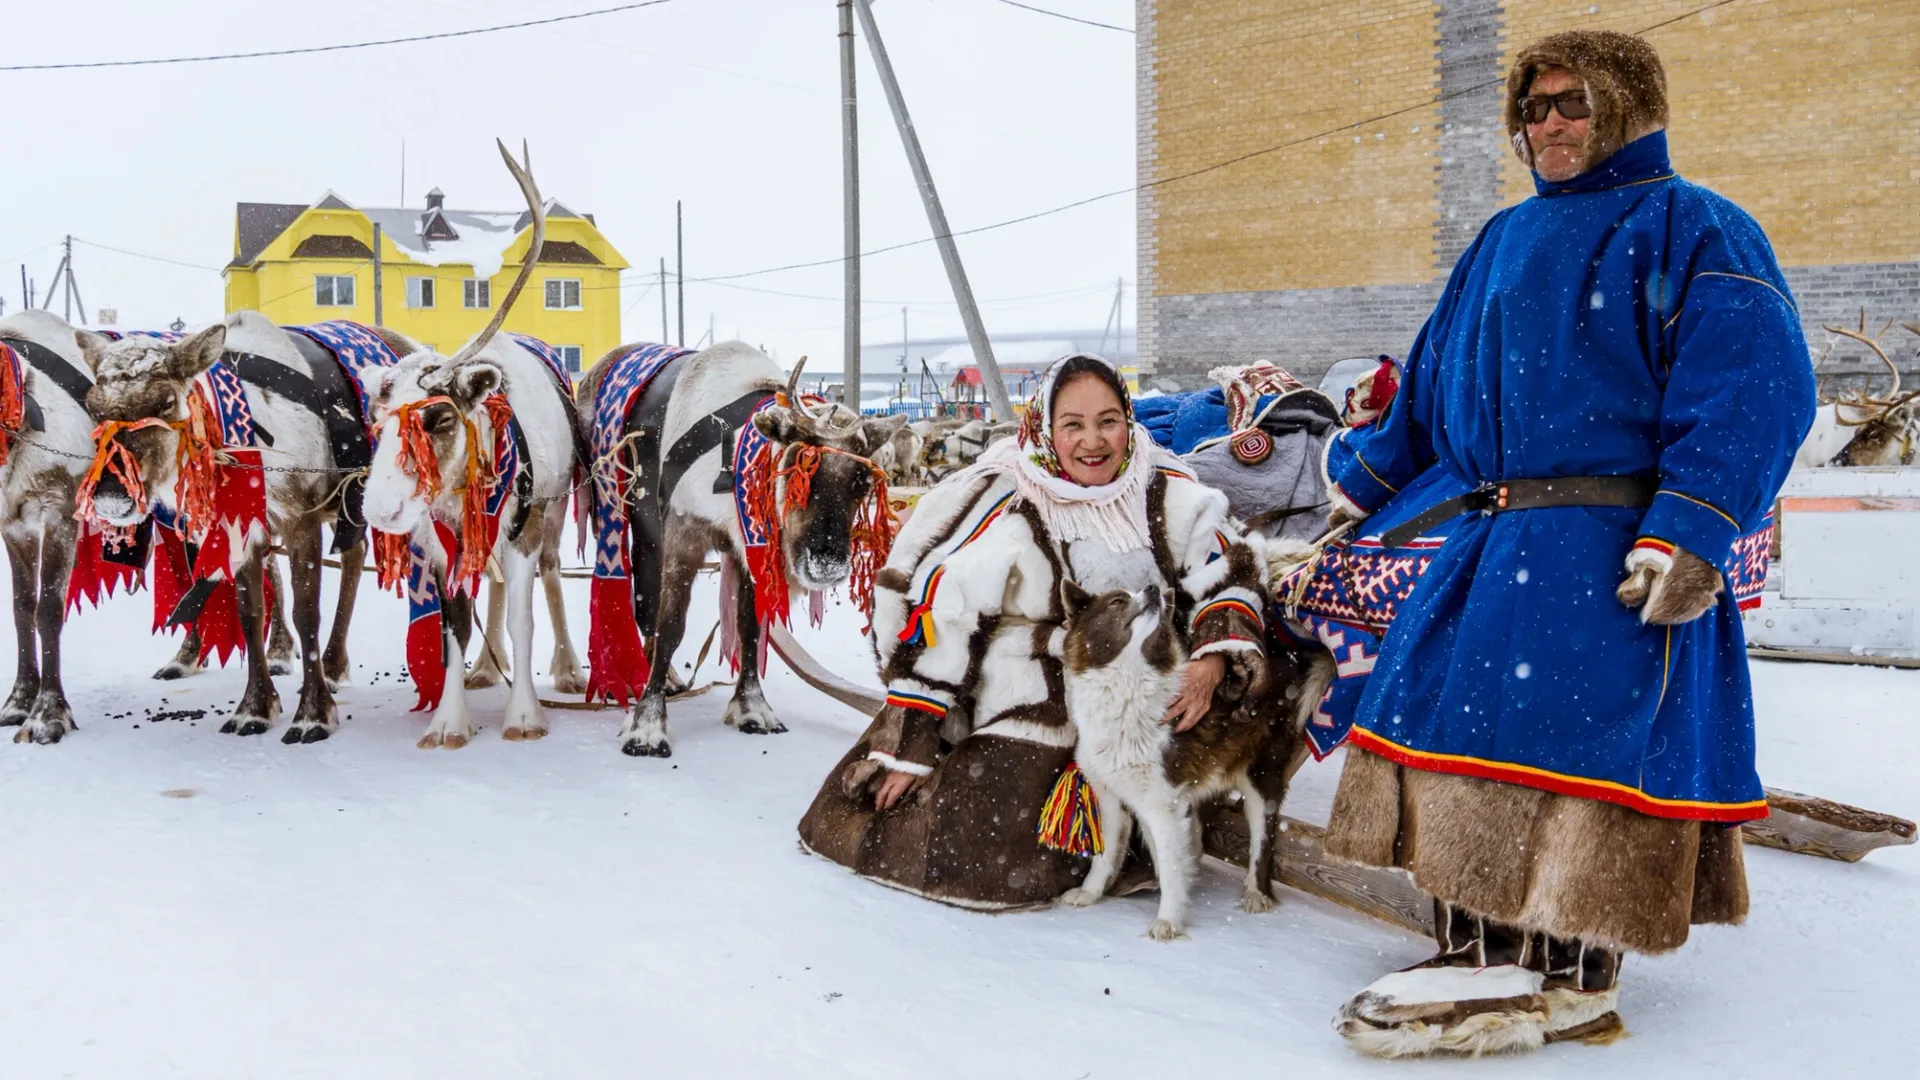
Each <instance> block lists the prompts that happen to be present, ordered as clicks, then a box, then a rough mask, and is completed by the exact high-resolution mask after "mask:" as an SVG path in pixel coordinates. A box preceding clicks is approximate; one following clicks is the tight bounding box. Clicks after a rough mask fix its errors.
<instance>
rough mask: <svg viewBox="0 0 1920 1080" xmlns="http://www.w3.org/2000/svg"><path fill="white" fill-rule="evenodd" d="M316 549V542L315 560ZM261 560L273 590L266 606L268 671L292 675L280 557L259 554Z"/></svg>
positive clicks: (284, 586) (285, 591) (317, 597)
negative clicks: (269, 602) (271, 598)
mask: <svg viewBox="0 0 1920 1080" xmlns="http://www.w3.org/2000/svg"><path fill="white" fill-rule="evenodd" d="M282 539H285V538H284V537H283V538H282ZM287 550H288V551H292V550H293V547H292V545H291V544H289V545H288V547H287ZM319 550H320V549H319V547H318V545H316V546H315V548H314V556H315V558H316V559H317V558H318V557H319ZM262 563H263V565H265V567H266V573H267V584H268V585H269V586H270V587H271V589H272V591H273V603H272V604H271V605H269V606H268V608H267V615H268V617H269V618H270V619H272V623H271V624H270V625H269V626H268V628H267V674H269V675H291V674H293V634H291V633H290V632H288V630H287V584H286V581H285V580H283V579H282V578H281V576H280V560H279V559H276V558H274V557H273V556H272V555H266V556H263V557H262ZM296 588H298V586H296ZM319 598H320V594H319V593H318V592H317V591H316V592H315V593H314V599H315V600H316V601H318V600H319ZM296 614H298V613H297V612H296Z"/></svg>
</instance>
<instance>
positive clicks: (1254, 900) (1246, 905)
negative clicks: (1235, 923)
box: [1240, 886, 1280, 915]
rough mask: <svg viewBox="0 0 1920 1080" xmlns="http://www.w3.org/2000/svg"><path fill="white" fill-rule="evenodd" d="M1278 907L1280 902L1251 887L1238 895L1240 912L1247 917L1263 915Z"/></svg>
mask: <svg viewBox="0 0 1920 1080" xmlns="http://www.w3.org/2000/svg"><path fill="white" fill-rule="evenodd" d="M1279 906H1280V901H1278V900H1275V899H1274V898H1273V897H1271V896H1268V895H1267V894H1266V893H1263V892H1261V891H1260V890H1259V889H1256V888H1253V887H1251V886H1249V887H1248V888H1247V891H1245V892H1243V893H1241V894H1240V910H1241V911H1244V912H1246V913H1247V914H1249V915H1265V914H1266V913H1267V912H1269V911H1272V910H1273V909H1274V908H1276V907H1279Z"/></svg>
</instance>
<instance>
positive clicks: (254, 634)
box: [220, 551, 280, 735]
mask: <svg viewBox="0 0 1920 1080" xmlns="http://www.w3.org/2000/svg"><path fill="white" fill-rule="evenodd" d="M264 557H265V552H264V551H254V552H250V553H249V554H248V556H247V561H246V562H245V563H244V564H242V565H241V567H240V573H239V574H238V575H237V576H236V577H235V578H234V582H233V584H234V588H235V589H236V591H237V592H238V594H239V596H238V599H239V608H240V629H241V631H242V632H243V633H245V634H246V635H247V689H246V692H245V693H243V694H241V695H240V707H239V709H238V710H236V711H235V712H234V714H233V717H232V719H230V720H228V721H227V722H226V723H225V724H222V725H221V726H220V730H221V731H222V732H223V733H226V734H238V735H264V734H266V733H267V731H268V730H269V729H270V728H272V727H273V722H274V721H275V720H278V719H279V718H280V692H279V691H278V690H275V689H274V688H273V679H272V678H270V677H269V676H268V674H267V656H266V637H267V633H266V629H267V628H266V625H265V624H266V621H267V620H266V604H265V603H264V601H265V599H266V598H265V597H264V596H262V595H261V593H262V590H263V588H264V586H265V582H264V581H263V577H264V575H263V574H262V573H261V566H260V563H261V560H262V559H263V558H264Z"/></svg>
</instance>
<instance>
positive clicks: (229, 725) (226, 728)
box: [220, 720, 240, 735]
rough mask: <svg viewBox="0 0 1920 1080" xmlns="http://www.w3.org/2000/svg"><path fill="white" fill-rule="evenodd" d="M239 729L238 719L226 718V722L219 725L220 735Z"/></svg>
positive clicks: (232, 732) (229, 733) (230, 733)
mask: <svg viewBox="0 0 1920 1080" xmlns="http://www.w3.org/2000/svg"><path fill="white" fill-rule="evenodd" d="M239 730H240V721H238V720H228V721H227V722H226V723H224V724H221V725H220V734H222V735H232V734H234V733H235V732H237V731H239Z"/></svg>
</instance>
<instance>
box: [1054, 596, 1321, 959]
mask: <svg viewBox="0 0 1920 1080" xmlns="http://www.w3.org/2000/svg"><path fill="white" fill-rule="evenodd" d="M1062 593H1063V599H1064V601H1065V607H1066V613H1067V618H1066V624H1065V627H1064V635H1063V636H1062V638H1061V645H1060V648H1061V653H1062V656H1061V659H1062V661H1063V664H1062V666H1063V668H1064V677H1065V684H1066V694H1067V714H1068V715H1069V716H1071V717H1072V718H1073V721H1074V726H1075V727H1076V728H1077V729H1078V731H1079V748H1078V750H1077V751H1076V757H1077V760H1078V764H1079V766H1080V771H1081V772H1082V773H1083V774H1084V775H1085V776H1086V778H1087V781H1088V783H1090V784H1091V785H1092V787H1093V792H1094V797H1095V799H1096V800H1097V802H1098V805H1099V810H1100V816H1101V819H1102V821H1101V824H1102V831H1103V832H1104V833H1105V837H1104V843H1103V845H1102V849H1101V851H1100V853H1099V854H1096V855H1095V856H1094V857H1093V865H1092V866H1091V867H1090V868H1089V870H1088V872H1087V877H1086V880H1085V882H1084V883H1082V884H1081V886H1080V887H1079V888H1077V889H1072V890H1070V891H1068V892H1067V893H1065V894H1064V895H1063V896H1061V898H1060V902H1061V903H1062V904H1064V905H1066V906H1068V907H1085V906H1087V905H1089V904H1092V903H1094V902H1096V901H1098V900H1099V899H1100V897H1101V896H1102V895H1103V894H1104V893H1105V892H1106V890H1107V888H1108V887H1109V886H1110V885H1111V884H1112V883H1113V879H1114V875H1115V873H1116V872H1117V871H1118V870H1119V868H1120V863H1121V862H1122V860H1123V859H1124V858H1125V856H1126V852H1127V847H1128V839H1129V836H1130V834H1131V831H1132V827H1133V821H1134V819H1135V818H1138V819H1139V820H1140V823H1141V824H1142V826H1143V827H1144V834H1145V836H1146V839H1147V843H1148V846H1149V850H1150V851H1151V853H1152V855H1153V865H1154V870H1155V873H1156V874H1157V876H1158V878H1159V882H1160V911H1159V916H1158V918H1156V919H1155V920H1154V922H1153V925H1152V926H1151V927H1149V928H1148V930H1147V936H1148V937H1150V938H1153V939H1154V940H1155V941H1171V940H1173V939H1175V938H1179V937H1184V936H1185V929H1186V922H1187V905H1188V900H1189V895H1190V892H1191V888H1192V880H1193V874H1194V871H1195V869H1196V868H1197V867H1198V864H1199V859H1200V844H1199V835H1198V833H1199V830H1198V825H1197V819H1196V818H1195V812H1196V810H1197V809H1198V808H1199V807H1200V806H1202V805H1204V804H1205V803H1206V802H1207V801H1208V800H1210V799H1213V798H1216V797H1218V796H1221V795H1225V794H1226V793H1228V792H1231V791H1237V792H1239V793H1240V797H1241V799H1242V805H1243V807H1244V809H1245V811H1246V815H1247V829H1248V832H1249V834H1250V837H1251V847H1250V850H1249V856H1250V857H1249V858H1248V860H1247V877H1246V885H1245V888H1244V890H1243V892H1242V894H1241V900H1240V908H1241V910H1243V911H1247V912H1252V913H1259V912H1266V911H1272V910H1273V908H1274V905H1275V903H1276V901H1275V899H1274V896H1273V887H1272V885H1271V882H1272V880H1273V843H1272V836H1273V825H1274V818H1275V816H1276V815H1278V814H1279V812H1280V803H1281V800H1282V799H1283V798H1285V796H1286V790H1287V781H1288V778H1289V776H1290V775H1291V773H1290V771H1289V768H1288V759H1289V756H1290V754H1292V752H1293V750H1294V747H1295V746H1296V745H1297V744H1298V743H1299V740H1298V738H1295V739H1291V740H1290V739H1288V738H1286V734H1287V733H1288V732H1293V733H1294V734H1295V735H1296V736H1297V735H1298V732H1297V730H1295V729H1296V728H1297V722H1298V716H1299V715H1304V714H1303V713H1302V711H1301V710H1299V709H1297V708H1292V707H1289V706H1287V705H1286V704H1284V701H1285V700H1286V694H1285V693H1284V692H1279V693H1276V692H1275V690H1276V689H1277V687H1278V685H1279V683H1280V680H1273V679H1270V680H1269V683H1268V686H1267V687H1266V688H1265V689H1264V691H1263V692H1261V693H1258V694H1249V695H1247V696H1245V697H1243V698H1242V699H1241V700H1239V701H1224V700H1222V699H1221V698H1220V697H1218V696H1216V697H1215V699H1214V703H1213V706H1212V708H1211V709H1210V710H1209V712H1208V713H1207V715H1206V718H1205V719H1203V720H1201V721H1200V722H1199V723H1198V724H1196V725H1195V726H1194V727H1193V728H1191V729H1190V730H1188V731H1185V732H1182V733H1180V734H1175V733H1174V730H1173V727H1172V726H1171V725H1169V724H1166V723H1164V722H1162V719H1161V718H1162V717H1163V716H1165V715H1166V712H1167V709H1168V707H1169V706H1170V705H1171V704H1172V703H1173V700H1174V698H1175V697H1177V696H1178V695H1179V692H1180V681H1181V673H1182V670H1183V669H1184V667H1185V666H1186V660H1187V655H1186V650H1185V649H1184V648H1182V646H1181V643H1180V639H1179V635H1178V634H1177V633H1175V631H1174V628H1173V627H1172V626H1171V625H1169V623H1168V615H1169V612H1168V611H1167V607H1166V603H1165V601H1164V600H1163V598H1162V595H1161V591H1160V589H1159V588H1158V587H1157V586H1153V587H1149V588H1147V589H1145V590H1143V591H1141V592H1127V591H1125V590H1118V589H1116V590H1112V591H1109V592H1103V593H1101V594H1099V595H1098V596H1094V595H1090V594H1089V593H1088V592H1087V591H1086V590H1085V589H1082V588H1081V587H1080V586H1079V585H1076V584H1075V583H1073V582H1072V581H1068V582H1066V584H1065V586H1064V588H1063V589H1062ZM1299 696H1300V690H1299V688H1296V690H1295V694H1294V697H1295V698H1296V699H1297V698H1298V697H1299ZM1294 714H1298V715H1294Z"/></svg>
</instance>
